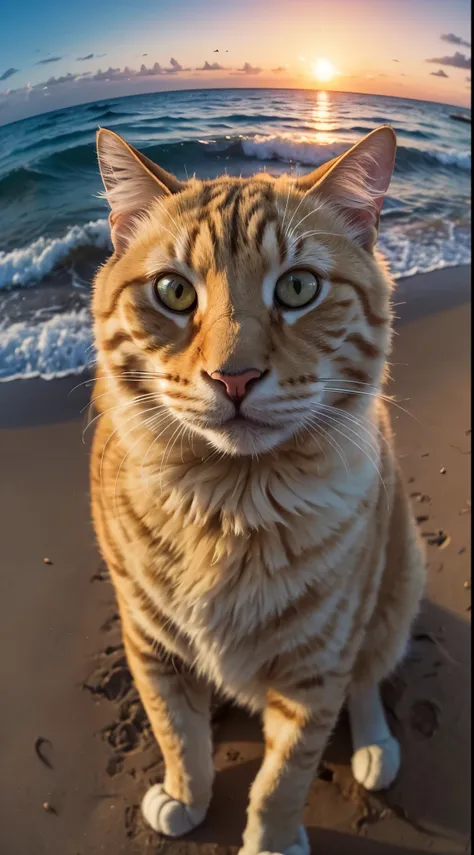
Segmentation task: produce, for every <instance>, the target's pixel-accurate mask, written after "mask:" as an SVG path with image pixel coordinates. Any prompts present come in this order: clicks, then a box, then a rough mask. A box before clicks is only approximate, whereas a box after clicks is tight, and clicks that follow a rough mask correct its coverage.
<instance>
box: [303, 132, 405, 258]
mask: <svg viewBox="0 0 474 855" xmlns="http://www.w3.org/2000/svg"><path fill="white" fill-rule="evenodd" d="M396 148H397V141H396V137H395V133H394V131H393V130H392V128H391V127H390V126H389V125H383V126H382V127H380V128H377V129H376V130H375V131H372V132H371V133H370V134H368V135H367V136H366V137H364V139H362V140H361V141H360V142H359V143H357V144H356V145H355V146H353V147H352V148H351V149H349V151H347V152H346V153H345V154H343V155H341V156H340V157H336V158H334V159H333V160H331V161H330V162H329V163H327V164H324V166H322V167H319V168H318V169H316V170H315V171H314V172H311V173H309V175H304V176H302V177H301V178H300V179H298V181H297V186H298V189H300V190H304V191H305V192H306V193H307V194H309V195H314V196H321V197H323V198H324V199H326V200H327V201H328V202H330V203H331V204H332V205H333V206H334V208H335V210H337V211H338V212H339V213H341V214H342V215H343V217H344V219H345V221H346V223H347V226H348V229H349V234H350V236H351V238H352V239H353V240H354V241H355V242H356V243H358V244H360V246H362V247H363V248H364V249H367V250H368V251H369V252H371V251H372V250H373V248H374V245H375V242H376V240H377V233H378V228H379V221H380V212H381V210H382V205H383V201H384V197H385V194H386V192H387V190H388V187H389V184H390V179H391V177H392V173H393V167H394V165H395V154H396Z"/></svg>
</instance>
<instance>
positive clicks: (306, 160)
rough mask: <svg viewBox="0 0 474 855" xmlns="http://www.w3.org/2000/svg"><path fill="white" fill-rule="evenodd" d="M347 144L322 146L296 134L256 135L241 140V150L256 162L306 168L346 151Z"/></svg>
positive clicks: (305, 136)
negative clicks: (255, 159) (279, 163)
mask: <svg viewBox="0 0 474 855" xmlns="http://www.w3.org/2000/svg"><path fill="white" fill-rule="evenodd" d="M347 148H348V144H347V143H338V144H334V145H323V144H322V143H320V142H318V141H317V140H316V139H315V138H314V137H311V136H307V135H304V134H302V135H296V134H275V135H274V136H263V135H256V136H254V137H252V138H251V139H244V140H242V150H243V152H244V154H246V155H247V157H256V158H258V160H282V161H284V162H285V163H288V162H289V161H297V162H298V163H301V164H305V165H307V166H319V164H320V163H325V162H326V161H327V160H331V158H333V157H337V156H338V155H339V154H342V153H343V152H344V151H347Z"/></svg>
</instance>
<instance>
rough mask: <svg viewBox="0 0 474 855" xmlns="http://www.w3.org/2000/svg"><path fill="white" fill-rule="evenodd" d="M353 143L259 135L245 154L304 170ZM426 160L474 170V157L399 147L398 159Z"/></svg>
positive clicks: (244, 146) (244, 142)
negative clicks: (295, 165) (297, 166)
mask: <svg viewBox="0 0 474 855" xmlns="http://www.w3.org/2000/svg"><path fill="white" fill-rule="evenodd" d="M350 145H351V143H350V142H349V141H347V140H346V141H344V142H340V143H333V144H325V143H322V142H321V141H320V140H318V139H317V137H315V136H311V135H309V134H301V135H297V134H293V133H291V134H275V135H269V136H265V135H258V134H257V135H256V136H254V137H250V138H248V139H243V140H242V150H243V152H244V154H245V155H247V157H256V158H257V159H258V160H280V161H282V162H284V163H289V162H290V161H294V162H296V163H300V164H302V165H304V166H319V165H320V164H321V163H326V161H328V160H331V159H332V158H333V157H338V155H340V154H343V153H344V152H345V151H347V149H348V148H349V147H350ZM423 156H424V157H426V159H427V160H430V159H434V160H437V161H438V162H439V163H440V164H442V165H443V166H457V167H459V168H460V169H467V170H470V169H471V153H470V152H469V151H465V152H457V151H454V150H450V151H441V150H434V149H427V150H420V149H417V148H412V147H409V146H399V152H398V157H399V158H400V160H401V161H403V158H404V157H405V158H410V157H423Z"/></svg>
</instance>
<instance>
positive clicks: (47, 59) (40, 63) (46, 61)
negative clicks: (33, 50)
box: [35, 56, 62, 65]
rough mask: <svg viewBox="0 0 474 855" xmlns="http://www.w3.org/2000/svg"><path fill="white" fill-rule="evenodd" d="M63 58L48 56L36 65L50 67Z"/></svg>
mask: <svg viewBox="0 0 474 855" xmlns="http://www.w3.org/2000/svg"><path fill="white" fill-rule="evenodd" d="M60 59H62V56H48V57H46V59H39V60H38V62H36V63H35V65H48V64H49V63H50V62H59V60H60Z"/></svg>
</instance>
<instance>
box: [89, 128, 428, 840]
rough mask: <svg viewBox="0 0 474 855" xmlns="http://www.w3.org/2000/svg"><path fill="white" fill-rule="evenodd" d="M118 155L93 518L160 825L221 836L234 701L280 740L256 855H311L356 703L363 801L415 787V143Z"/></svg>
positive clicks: (106, 172)
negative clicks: (259, 152)
mask: <svg viewBox="0 0 474 855" xmlns="http://www.w3.org/2000/svg"><path fill="white" fill-rule="evenodd" d="M97 147H98V159H99V166H100V170H101V174H102V178H103V183H104V187H105V196H106V198H107V200H108V203H109V205H110V208H111V214H110V226H111V235H112V242H113V247H114V252H113V255H112V256H111V257H110V258H109V260H108V261H107V262H106V263H105V264H104V265H103V267H102V268H101V269H100V270H99V272H98V274H97V276H96V279H95V283H94V291H93V316H94V334H95V343H96V350H97V373H96V384H95V390H94V391H95V394H94V404H95V407H96V409H97V412H98V415H97V416H96V419H97V423H96V429H95V435H94V442H93V448H92V457H91V491H92V515H93V520H94V525H95V531H96V534H97V538H98V541H99V546H100V549H101V552H102V555H103V557H104V559H105V561H106V563H107V566H108V568H109V571H110V575H111V577H112V581H113V583H114V586H115V591H116V596H117V602H118V608H119V612H120V618H121V625H122V633H123V641H124V645H125V650H126V654H127V658H128V662H129V665H130V669H131V672H132V674H133V677H134V680H135V684H136V687H137V689H138V691H139V693H140V696H141V699H142V701H143V704H144V707H145V709H146V712H147V715H148V717H149V720H150V724H151V727H152V729H153V732H154V734H155V736H156V739H157V741H158V743H159V745H160V747H161V750H162V753H163V756H164V761H165V776H164V782H163V783H162V784H155V785H154V786H152V787H151V788H150V789H149V790H148V792H147V793H146V794H145V796H144V799H143V803H142V810H143V814H144V817H145V819H146V821H147V822H148V823H149V824H150V825H151V826H152V828H153V829H155V830H156V831H158V832H161V833H162V834H164V835H168V836H171V837H173V836H175V837H179V836H180V835H182V834H186V833H187V832H190V831H191V830H192V829H193V828H194V827H196V826H197V825H198V824H199V823H201V822H202V821H203V820H204V818H205V816H206V813H207V810H208V807H209V803H210V800H211V794H212V786H213V776H214V772H213V763H212V744H211V728H210V715H209V706H210V699H211V692H212V691H213V690H218V691H219V692H220V693H221V694H223V695H224V696H227V697H229V698H231V699H233V700H234V701H235V702H237V703H238V704H240V705H242V706H243V707H245V708H247V709H248V710H250V711H251V712H253V713H259V714H261V715H262V719H263V730H264V739H265V755H264V759H263V763H262V766H261V769H260V771H259V772H258V774H257V776H256V779H255V781H254V783H253V786H252V788H251V792H250V797H249V807H248V816H247V824H246V829H245V832H244V836H243V843H242V848H241V850H240V853H241V855H257V853H262V852H276V853H286V855H288V853H290V855H306V853H308V852H309V843H308V838H307V834H306V832H305V830H304V828H303V826H302V812H303V807H304V804H305V800H306V797H307V793H308V789H309V787H310V784H311V781H312V778H313V776H314V775H315V773H316V771H317V769H318V764H319V762H320V758H321V755H322V752H323V750H324V748H325V746H326V744H327V741H328V738H329V736H330V734H331V731H332V729H333V727H334V725H335V722H336V720H337V718H338V715H339V712H340V710H341V708H342V707H343V705H344V704H345V703H347V707H348V711H349V718H350V726H351V735H352V743H353V752H354V753H353V757H352V769H353V774H354V777H355V778H356V780H357V781H358V782H359V783H360V784H363V785H364V786H365V787H366V788H367V789H369V790H378V789H383V788H386V787H388V786H389V785H390V784H391V782H392V781H393V780H394V778H395V776H396V774H397V771H398V767H399V761H400V756H399V745H398V743H397V741H396V740H395V738H394V737H393V736H392V734H391V733H390V730H389V728H388V725H387V723H386V720H385V717H384V712H383V708H382V704H381V699H380V692H379V684H380V682H381V681H382V680H383V679H384V678H385V677H386V676H387V675H389V674H390V673H391V672H392V671H393V669H394V668H395V666H396V665H397V663H399V661H400V660H401V659H402V657H403V655H404V651H405V649H406V645H407V641H408V639H409V635H410V628H411V625H412V622H413V619H414V617H415V615H416V613H417V610H418V606H419V602H420V598H421V595H422V591H423V585H424V556H423V551H422V547H421V544H420V541H419V538H418V535H417V532H416V526H415V524H414V521H413V517H412V514H411V510H410V507H409V501H408V499H407V495H406V492H405V489H404V486H403V483H402V479H401V475H400V472H399V468H398V465H397V462H396V457H395V453H394V448H393V442H392V434H391V430H390V422H389V416H388V412H387V406H386V401H387V399H386V397H385V396H384V395H383V394H382V391H381V389H382V384H383V382H384V379H385V377H386V372H387V356H388V354H389V351H390V343H391V326H392V310H391V292H392V287H393V286H392V281H391V279H390V276H389V273H388V270H387V268H386V266H385V263H384V261H383V259H382V258H381V257H380V255H379V254H378V252H377V250H376V248H375V244H376V240H377V233H378V227H379V220H380V211H381V208H382V203H383V200H384V196H385V194H386V192H387V189H388V186H389V182H390V179H391V175H392V171H393V166H394V159H395V151H396V140H395V135H394V132H393V131H392V129H391V128H390V127H389V126H383V127H380V128H378V129H376V130H374V131H373V132H371V133H370V134H369V135H368V136H366V137H365V138H364V139H362V141H361V142H359V143H358V144H357V145H355V146H354V147H352V148H351V149H349V150H348V151H347V152H345V153H344V154H343V155H341V156H339V157H337V158H334V159H333V160H331V161H329V162H328V163H326V164H324V165H323V166H321V167H319V168H318V169H316V170H315V171H314V172H311V173H309V174H307V175H304V176H301V177H294V176H293V177H291V176H288V175H283V176H280V177H272V176H270V175H268V174H267V173H265V174H258V175H254V176H253V177H251V178H245V179H244V178H233V177H229V176H227V175H226V176H222V177H219V178H216V179H214V180H209V181H207V180H203V181H201V180H198V179H196V178H192V179H191V180H187V181H185V182H181V181H179V180H178V179H177V178H176V177H174V176H173V175H170V174H169V173H167V172H165V171H164V170H163V169H161V168H160V167H159V166H157V165H155V164H154V163H152V162H151V161H150V160H149V159H148V158H147V157H145V155H143V154H141V153H140V152H139V151H137V150H136V149H135V148H133V147H132V146H130V145H128V144H127V143H126V142H125V141H124V140H122V139H121V138H120V137H119V136H118V135H117V134H115V133H114V132H112V131H109V130H106V129H100V130H99V132H98V138H97Z"/></svg>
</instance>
